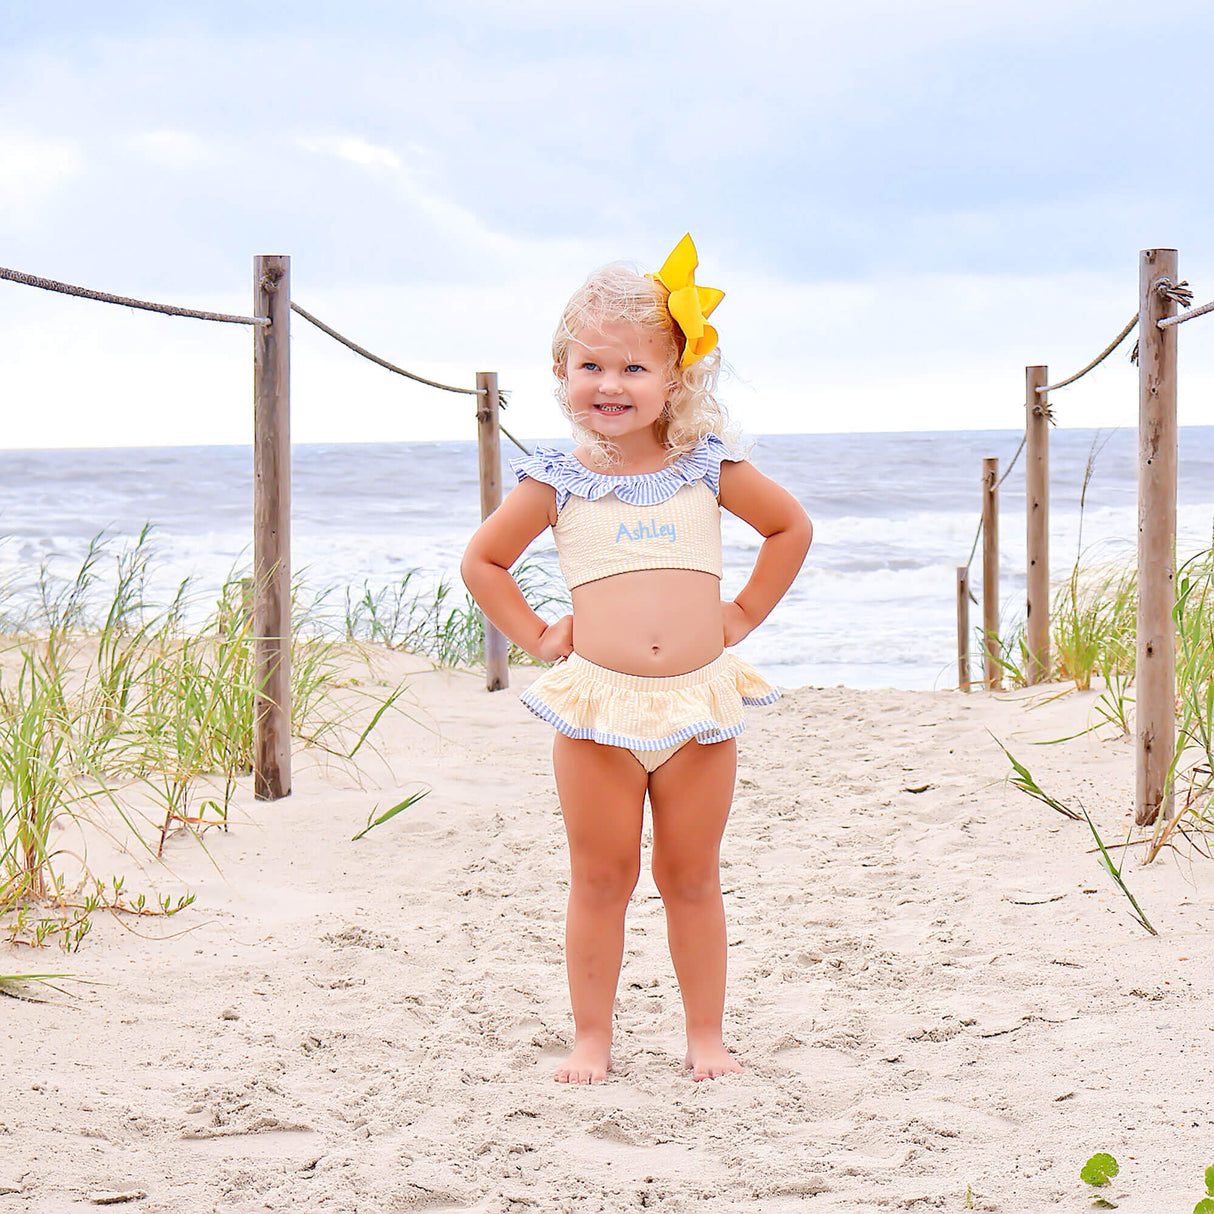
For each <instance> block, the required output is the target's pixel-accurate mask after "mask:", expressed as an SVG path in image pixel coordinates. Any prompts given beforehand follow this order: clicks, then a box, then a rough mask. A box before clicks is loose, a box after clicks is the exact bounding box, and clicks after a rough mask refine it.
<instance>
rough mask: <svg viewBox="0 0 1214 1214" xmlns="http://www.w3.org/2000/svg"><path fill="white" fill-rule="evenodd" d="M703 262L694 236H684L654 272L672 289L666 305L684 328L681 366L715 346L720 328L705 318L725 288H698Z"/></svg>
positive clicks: (686, 365)
mask: <svg viewBox="0 0 1214 1214" xmlns="http://www.w3.org/2000/svg"><path fill="white" fill-rule="evenodd" d="M699 264H700V259H699V256H698V255H697V253H696V247H695V244H694V243H693V242H692V239H691V236H690V235H687V236H684V237H683V239H682V240H680V241H679V243H678V244H677V245H675V247H674V251H673V252H672V253H671V254H670V256H669V257H667V258H666V261H665V262H664V263H663V265H662V268H661V269H660V270H659V271H658V272H657V273H656V274H651V275H650V276H649V277H650V278H655V279H657V281H658V282H660V283H661V284H662V285H663V286H664V287H665V288H666V289H667V290H668V291H669V292H670V298H669V299H668V300H667V301H666V306H667V307H668V308H669V309H670V315H671V318H672V319H673V320H674V323H675V324H676V325H678V326H679V328H680V329H682V330H683V336H684V337H685V338H686V339H687V343H686V345H685V346H684V347H683V359H682V365H683V366H684V367H690V366H691V364H692V363H694V362H696V361H698V360H699V359H701V358H703V357H704V355H705V354H709V353H711V352H712V350H713V349H714V348H715V347H716V344H717V331H716V329H714V328H713V327H712V325H710V324H706V323H705V321H704V318H705V317H706V316H708V315H709V314H710V313H711V312H712V310H713V308H715V307H716V306H717V304H719V303H720V302H721V300H723V299H724V298H725V292H724V291H718V290H717V289H716V287H697V286H696V284H695V269H696V266H698V265H699Z"/></svg>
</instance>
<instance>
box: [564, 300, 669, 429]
mask: <svg viewBox="0 0 1214 1214" xmlns="http://www.w3.org/2000/svg"><path fill="white" fill-rule="evenodd" d="M674 356H675V351H674V343H673V342H672V341H671V340H670V338H669V337H667V336H666V334H664V333H662V332H660V331H659V332H656V333H655V332H654V331H653V330H652V329H645V328H642V327H641V326H639V325H634V324H630V323H627V322H624V321H614V322H610V323H608V324H604V325H602V326H600V327H596V328H585V329H579V330H578V332H577V333H576V334H574V337H573V339H572V340H571V341H570V343H569V352H568V354H567V355H566V358H565V365H564V366H560V365H559V364H558V365H557V366H556V367H554V368H553V369H554V370H555V371H556V373H557V375H558V376H560V377H561V378H562V379H563V380H565V383H566V388H567V394H568V400H569V410H570V412H571V413H572V414H573V418H574V421H576V422H577V424H578V425H580V426H583V427H585V428H586V429H587V430H592V431H594V433H596V434H601V435H602V436H603V437H604V438H622V437H624V436H625V435H627V434H634V433H638V432H640V431H644V430H649V431H652V429H653V426H654V423H655V422H656V421H657V420H658V418H659V417H661V415H662V408H663V406H664V405H665V404H666V401H667V398H668V396H669V394H670V389H671V387H672V385H673V369H674Z"/></svg>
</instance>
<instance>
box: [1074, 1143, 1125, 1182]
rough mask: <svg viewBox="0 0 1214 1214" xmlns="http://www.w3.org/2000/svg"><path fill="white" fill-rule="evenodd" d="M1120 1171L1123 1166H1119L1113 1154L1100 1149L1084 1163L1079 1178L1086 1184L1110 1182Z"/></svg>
mask: <svg viewBox="0 0 1214 1214" xmlns="http://www.w3.org/2000/svg"><path fill="white" fill-rule="evenodd" d="M1120 1171H1121V1168H1120V1167H1119V1166H1118V1164H1117V1160H1115V1159H1114V1158H1113V1157H1112V1155H1109V1154H1106V1153H1105V1152H1104V1151H1100V1152H1098V1153H1097V1154H1095V1155H1093V1156H1092V1158H1091V1159H1089V1160H1088V1161H1087V1163H1085V1164H1084V1165H1083V1168H1082V1170H1081V1171H1080V1173H1079V1179H1080V1180H1082V1181H1083V1182H1084V1183H1085V1184H1094V1185H1102V1184H1108V1183H1109V1181H1110V1180H1111V1179H1112V1178H1113V1177H1114V1176H1116V1175H1117V1173H1118V1172H1120Z"/></svg>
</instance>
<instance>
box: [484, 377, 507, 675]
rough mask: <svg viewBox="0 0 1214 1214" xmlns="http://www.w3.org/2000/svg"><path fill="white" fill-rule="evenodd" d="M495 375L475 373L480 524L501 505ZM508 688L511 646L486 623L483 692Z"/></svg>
mask: <svg viewBox="0 0 1214 1214" xmlns="http://www.w3.org/2000/svg"><path fill="white" fill-rule="evenodd" d="M498 405H499V401H498V395H497V372H496V371H478V372H477V373H476V423H477V424H476V442H477V454H478V456H479V460H480V480H481V521H482V522H484V520H485V519H487V518H488V517H489V516H490V515H491V514H492V513H493V512H494V511H495V510H496V509H497V508H498V506H500V505H501V504H502V436H501V430H500V428H499V427H498V420H497V411H498ZM509 685H510V642H509V641H507V640H506V638H505V637H504V636H503V635H502V634H501V633H500V632H499V631H498V630H497V629H496V628H495V627H494V626H493V625H492V624H490V623H489V621H488V620H486V621H485V689H486V690H487V691H501V690H502V689H503V688H506V687H508V686H509Z"/></svg>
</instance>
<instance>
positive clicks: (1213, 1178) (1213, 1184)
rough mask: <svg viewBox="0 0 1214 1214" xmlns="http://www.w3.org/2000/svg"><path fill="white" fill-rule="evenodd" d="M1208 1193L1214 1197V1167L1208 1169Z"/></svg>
mask: <svg viewBox="0 0 1214 1214" xmlns="http://www.w3.org/2000/svg"><path fill="white" fill-rule="evenodd" d="M1206 1192H1207V1193H1209V1195H1210V1196H1211V1197H1214V1165H1211V1166H1210V1167H1208V1168H1206Z"/></svg>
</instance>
